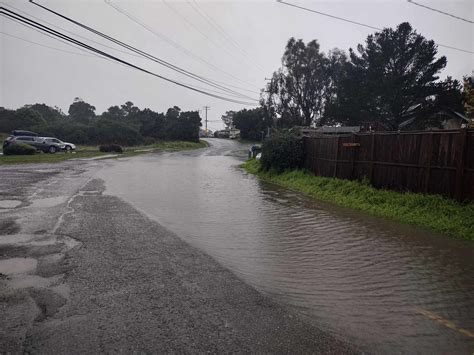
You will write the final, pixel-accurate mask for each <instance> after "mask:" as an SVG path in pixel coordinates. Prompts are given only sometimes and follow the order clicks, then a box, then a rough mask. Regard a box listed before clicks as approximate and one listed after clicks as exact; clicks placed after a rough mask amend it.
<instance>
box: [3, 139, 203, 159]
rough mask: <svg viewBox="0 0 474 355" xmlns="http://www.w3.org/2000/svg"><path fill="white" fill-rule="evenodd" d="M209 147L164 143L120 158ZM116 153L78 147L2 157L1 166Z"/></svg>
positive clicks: (132, 150)
mask: <svg viewBox="0 0 474 355" xmlns="http://www.w3.org/2000/svg"><path fill="white" fill-rule="evenodd" d="M205 147H207V143H206V142H204V141H199V143H194V142H183V141H169V142H168V141H164V142H159V143H155V144H151V145H143V146H135V147H125V148H124V153H122V154H119V155H118V156H119V157H126V156H133V155H137V154H142V153H146V152H136V150H151V151H161V150H162V151H181V150H192V149H200V148H205ZM110 154H116V153H102V152H99V148H98V147H97V146H78V147H77V152H76V153H72V154H70V153H68V154H66V153H56V154H44V153H37V154H35V155H10V156H5V155H1V156H0V165H5V164H30V163H57V162H61V161H64V160H69V159H80V158H93V157H98V156H102V155H110Z"/></svg>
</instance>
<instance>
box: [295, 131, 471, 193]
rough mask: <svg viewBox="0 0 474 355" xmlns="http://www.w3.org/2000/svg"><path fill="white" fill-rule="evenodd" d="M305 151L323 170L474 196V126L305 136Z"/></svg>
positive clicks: (317, 170)
mask: <svg viewBox="0 0 474 355" xmlns="http://www.w3.org/2000/svg"><path fill="white" fill-rule="evenodd" d="M304 151H305V162H304V164H305V168H307V169H308V170H310V171H312V172H313V173H314V174H316V175H319V176H327V177H337V178H340V179H349V180H362V179H363V178H364V177H365V178H367V179H369V181H370V182H371V184H372V185H373V186H375V187H378V188H386V189H392V190H398V191H413V192H422V193H429V194H439V195H442V196H445V197H449V198H455V199H456V200H458V201H466V200H468V201H474V130H473V129H469V130H468V129H461V130H439V131H438V130H437V131H409V132H377V133H358V134H352V135H344V136H328V135H323V136H318V137H305V138H304Z"/></svg>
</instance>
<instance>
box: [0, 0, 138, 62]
mask: <svg viewBox="0 0 474 355" xmlns="http://www.w3.org/2000/svg"><path fill="white" fill-rule="evenodd" d="M0 4H4V5H7V4H5V3H4V2H2V1H0ZM8 7H11V8H12V9H15V10H16V11H18V12H21V13H22V14H23V15H27V16H29V17H31V18H34V19H35V20H37V21H42V22H43V23H46V24H47V25H49V26H51V27H54V28H56V29H59V30H61V31H63V32H66V33H69V34H71V35H73V36H76V37H79V38H82V39H84V40H87V41H89V42H92V43H95V44H98V45H99V46H102V47H105V48H108V49H112V50H114V51H116V52H119V53H122V54H127V55H129V56H133V57H136V58H140V56H139V55H138V54H134V53H130V52H126V51H122V50H120V49H118V48H114V47H112V46H108V45H106V44H104V43H101V42H98V41H94V40H93V39H90V38H87V37H85V36H81V35H80V34H78V33H75V32H72V31H69V30H66V29H65V28H63V27H61V26H58V25H55V24H52V23H51V22H48V21H46V20H44V19H40V18H39V17H37V16H34V15H31V14H29V13H27V12H25V11H23V10H20V9H18V8H16V7H15V6H12V5H10V4H8Z"/></svg>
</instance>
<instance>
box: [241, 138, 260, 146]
mask: <svg viewBox="0 0 474 355" xmlns="http://www.w3.org/2000/svg"><path fill="white" fill-rule="evenodd" d="M239 142H240V143H242V144H251V145H262V141H254V140H251V139H239Z"/></svg>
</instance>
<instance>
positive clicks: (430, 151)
mask: <svg viewBox="0 0 474 355" xmlns="http://www.w3.org/2000/svg"><path fill="white" fill-rule="evenodd" d="M426 149H427V152H428V161H427V163H428V164H427V167H426V174H425V181H424V183H423V191H424V192H425V193H428V190H429V186H430V177H431V162H432V160H433V132H430V134H429V140H428V146H427V148H426Z"/></svg>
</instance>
